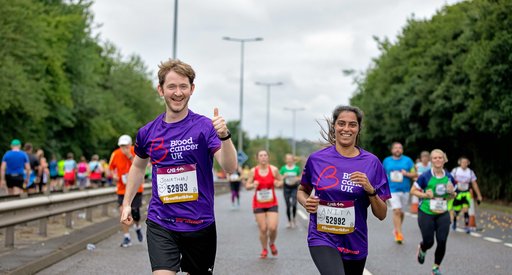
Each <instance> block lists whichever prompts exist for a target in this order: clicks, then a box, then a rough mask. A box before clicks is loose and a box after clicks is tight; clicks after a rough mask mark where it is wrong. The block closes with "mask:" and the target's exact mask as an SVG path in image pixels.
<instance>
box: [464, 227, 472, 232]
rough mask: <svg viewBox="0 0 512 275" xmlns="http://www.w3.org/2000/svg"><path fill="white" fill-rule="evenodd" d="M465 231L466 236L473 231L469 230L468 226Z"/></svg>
mask: <svg viewBox="0 0 512 275" xmlns="http://www.w3.org/2000/svg"><path fill="white" fill-rule="evenodd" d="M464 231H465V232H466V234H469V233H471V229H469V227H467V226H466V227H465V228H464Z"/></svg>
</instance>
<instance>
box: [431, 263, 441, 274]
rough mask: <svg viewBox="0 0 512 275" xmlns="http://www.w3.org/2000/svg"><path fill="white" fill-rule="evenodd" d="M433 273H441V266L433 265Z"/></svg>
mask: <svg viewBox="0 0 512 275" xmlns="http://www.w3.org/2000/svg"><path fill="white" fill-rule="evenodd" d="M432 275H441V270H440V269H439V266H437V265H436V266H434V267H432Z"/></svg>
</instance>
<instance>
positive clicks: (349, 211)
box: [316, 201, 356, 234]
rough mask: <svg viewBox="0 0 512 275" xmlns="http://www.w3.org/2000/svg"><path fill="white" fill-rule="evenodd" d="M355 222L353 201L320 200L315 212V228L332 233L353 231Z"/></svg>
mask: <svg viewBox="0 0 512 275" xmlns="http://www.w3.org/2000/svg"><path fill="white" fill-rule="evenodd" d="M355 224H356V216H355V208H354V201H344V202H327V201H320V203H319V205H318V210H317V212H316V230H318V231H321V232H327V233H333V234H349V233H352V232H354V230H355Z"/></svg>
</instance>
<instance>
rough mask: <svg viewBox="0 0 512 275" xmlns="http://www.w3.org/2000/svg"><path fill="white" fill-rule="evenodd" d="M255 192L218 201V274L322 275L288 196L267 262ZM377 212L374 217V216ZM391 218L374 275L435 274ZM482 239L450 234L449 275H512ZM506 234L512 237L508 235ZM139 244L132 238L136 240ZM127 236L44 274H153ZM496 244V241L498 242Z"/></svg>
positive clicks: (506, 256)
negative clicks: (397, 238)
mask: <svg viewBox="0 0 512 275" xmlns="http://www.w3.org/2000/svg"><path fill="white" fill-rule="evenodd" d="M251 195H252V192H247V191H243V192H242V201H241V207H240V208H239V209H233V208H232V207H231V202H230V198H229V194H224V195H219V196H217V197H216V198H215V199H216V219H217V232H218V233H217V234H218V246H217V258H216V264H215V274H318V271H317V269H316V268H315V266H314V264H313V262H312V260H311V258H310V255H309V252H308V249H307V244H306V236H307V231H306V228H307V220H306V219H307V215H306V214H305V212H304V211H303V209H301V207H300V206H299V210H300V211H301V213H300V215H298V217H297V218H298V221H299V227H298V228H295V229H287V228H285V225H286V214H285V212H284V207H283V206H284V202H283V201H282V192H280V191H279V192H278V194H277V196H278V197H279V198H280V224H279V233H278V238H277V242H276V245H277V248H278V249H279V256H278V257H272V256H270V257H269V258H268V259H265V260H261V259H259V258H258V255H259V253H260V245H259V241H258V230H257V226H256V223H255V221H254V215H253V214H252V210H251ZM370 212H371V211H370ZM390 217H391V212H388V217H387V219H386V220H384V221H378V220H377V219H376V218H374V217H373V216H372V214H371V213H369V219H368V222H369V228H370V232H369V239H370V240H369V243H370V255H369V258H368V260H367V264H366V268H367V269H368V271H369V272H368V274H430V270H431V266H432V263H433V254H434V251H433V250H429V251H428V252H427V257H426V261H425V264H424V265H420V264H418V263H417V262H416V259H415V257H416V249H417V245H418V243H419V241H420V232H419V229H418V225H417V220H416V218H415V217H414V216H411V215H408V216H406V218H405V223H404V238H405V242H404V244H402V245H398V244H396V243H394V241H393V236H392V233H391V231H392V225H391V219H390ZM479 233H480V234H481V235H482V236H477V235H467V234H465V233H462V232H450V235H449V237H448V248H447V252H446V256H445V259H444V261H443V264H442V265H441V267H442V271H443V274H512V247H509V246H507V245H505V244H504V242H503V241H501V242H493V241H490V240H493V238H491V239H489V240H488V239H484V237H485V232H479ZM505 234H508V235H510V232H509V231H507V232H505ZM134 238H135V235H134V233H133V232H132V239H134ZM121 239H122V234H121V233H117V234H115V235H113V236H112V237H110V238H108V239H106V240H104V241H102V242H100V243H98V244H96V249H94V250H93V251H88V250H86V249H85V247H84V250H83V251H82V252H79V253H77V254H75V255H73V256H72V257H69V258H67V259H66V260H64V261H61V262H59V263H58V264H55V265H53V266H51V267H49V268H47V269H45V270H43V271H41V272H40V273H38V274H84V275H90V274H150V273H151V269H150V265H149V259H148V254H147V247H146V243H145V241H144V242H142V243H139V242H138V241H136V240H135V241H134V245H133V246H132V247H129V248H120V247H119V244H120V242H121ZM494 240H496V239H495V238H494Z"/></svg>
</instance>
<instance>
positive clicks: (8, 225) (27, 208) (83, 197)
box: [0, 183, 151, 247]
mask: <svg viewBox="0 0 512 275" xmlns="http://www.w3.org/2000/svg"><path fill="white" fill-rule="evenodd" d="M144 194H145V195H147V194H151V183H146V184H144ZM114 202H117V195H116V188H115V187H107V188H101V189H91V190H85V191H79V192H73V193H65V194H55V195H49V196H42V197H35V198H27V199H22V200H13V201H6V202H1V203H0V228H5V246H6V247H13V246H14V228H15V226H16V225H18V224H22V223H27V222H31V221H35V220H39V234H40V235H41V236H43V237H46V236H47V225H48V218H49V217H51V216H56V215H59V214H65V220H66V227H68V228H72V224H73V223H72V219H73V211H76V210H83V209H85V218H86V220H87V221H92V210H93V208H94V207H96V206H100V205H102V206H103V210H102V215H104V216H107V215H108V204H109V203H114Z"/></svg>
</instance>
